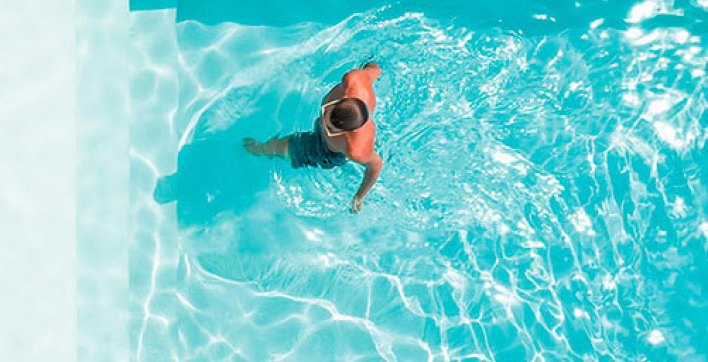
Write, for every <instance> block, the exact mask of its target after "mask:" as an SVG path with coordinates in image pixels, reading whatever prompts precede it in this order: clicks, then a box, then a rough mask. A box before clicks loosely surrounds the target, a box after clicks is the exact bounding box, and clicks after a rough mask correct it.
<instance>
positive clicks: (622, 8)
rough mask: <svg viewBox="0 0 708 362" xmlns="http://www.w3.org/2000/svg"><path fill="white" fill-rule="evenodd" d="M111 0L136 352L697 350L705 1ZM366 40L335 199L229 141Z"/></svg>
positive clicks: (550, 356)
mask: <svg viewBox="0 0 708 362" xmlns="http://www.w3.org/2000/svg"><path fill="white" fill-rule="evenodd" d="M131 5H133V11H132V12H131V15H130V26H131V31H130V40H129V42H130V46H131V53H130V55H129V62H130V83H129V91H130V110H131V123H130V157H131V159H130V196H131V198H130V208H129V211H130V228H129V230H130V239H131V244H130V254H129V260H130V270H129V273H130V274H129V275H130V300H131V322H130V337H131V340H130V345H131V356H133V357H134V358H135V359H136V360H137V361H163V360H164V361H168V360H170V361H171V360H180V361H183V360H184V361H647V360H649V361H705V360H706V357H707V356H708V347H706V346H708V337H707V335H708V334H707V333H706V326H707V325H708V316H706V315H708V314H707V313H706V312H708V294H707V293H708V285H707V284H706V283H708V282H706V280H708V279H707V278H708V259H706V256H707V255H706V254H707V253H708V218H707V217H706V212H707V211H708V146H707V145H706V138H707V137H708V131H707V130H708V113H706V111H705V110H706V96H705V90H706V84H705V79H706V77H705V71H706V61H707V60H708V50H706V49H707V48H706V40H707V39H706V35H707V34H706V30H707V28H706V23H705V20H706V19H708V3H706V2H705V1H700V0H698V1H691V2H681V3H679V2H672V1H660V0H650V1H644V2H636V3H629V2H618V3H613V2H611V1H607V2H595V1H577V2H568V4H565V5H562V6H559V5H555V4H551V3H550V2H545V1H536V2H533V3H529V2H520V1H506V2H502V3H497V4H492V5H490V4H486V3H484V2H480V1H474V2H463V1H443V2H436V3H435V4H432V3H424V2H421V1H399V2H392V1H391V2H389V1H363V2H357V3H356V4H335V3H334V2H330V1H324V0H322V1H311V2H307V4H304V5H293V4H284V3H281V2H277V1H275V2H268V1H267V2H258V3H254V4H253V5H239V6H236V5H234V4H231V3H229V2H226V1H216V0H214V1H208V2H204V1H196V0H184V1H178V2H177V3H176V4H174V3H172V4H170V3H169V2H166V3H165V2H160V3H152V5H151V3H150V2H142V3H137V2H136V3H134V4H131ZM368 60H373V61H375V62H377V63H378V64H379V65H380V66H381V68H382V69H383V76H382V77H381V79H380V80H379V81H378V83H377V84H376V85H375V90H376V92H377V101H378V108H377V110H376V113H375V115H374V119H375V121H376V124H377V130H378V134H377V144H376V148H377V150H378V152H379V153H380V154H381V156H382V158H383V159H384V161H385V165H384V169H383V171H382V174H381V177H380V180H379V182H378V183H377V184H376V186H375V187H374V189H373V190H372V191H371V193H370V196H369V197H368V198H367V200H366V203H365V208H364V210H363V211H362V212H361V213H360V214H357V215H350V214H349V213H348V211H347V210H348V209H347V207H348V206H349V200H350V198H351V196H352V195H353V194H354V192H355V191H356V188H357V187H358V183H359V182H360V179H361V176H362V170H361V168H360V167H357V166H355V165H353V164H348V165H345V166H344V167H341V168H337V169H334V170H319V169H306V170H293V169H291V168H290V167H289V165H288V163H287V162H285V161H282V160H277V159H274V160H269V159H265V158H255V157H252V156H249V155H248V154H247V153H246V152H245V151H244V150H243V149H242V147H241V139H242V138H243V137H246V136H248V137H254V138H257V139H261V140H263V139H266V138H268V137H270V136H272V135H273V134H275V133H277V132H280V133H281V134H282V135H285V134H288V133H292V132H295V131H302V130H305V129H308V128H310V127H311V126H312V122H313V120H314V119H315V117H316V116H317V113H318V112H319V107H318V105H319V102H320V100H321V98H322V97H323V96H324V95H325V94H326V92H327V91H328V90H329V89H330V88H331V87H332V86H334V85H335V84H336V83H337V82H338V81H339V80H340V79H341V76H342V75H343V74H344V73H345V72H346V71H348V70H351V69H354V68H355V67H357V66H360V65H361V64H362V63H363V62H365V61H368ZM158 201H159V202H158Z"/></svg>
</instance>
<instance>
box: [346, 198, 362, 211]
mask: <svg viewBox="0 0 708 362" xmlns="http://www.w3.org/2000/svg"><path fill="white" fill-rule="evenodd" d="M363 208H364V198H363V197H359V196H356V195H354V198H352V208H351V209H350V210H349V212H351V213H352V214H356V213H357V212H359V211H361V209H363Z"/></svg>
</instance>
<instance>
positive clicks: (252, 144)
mask: <svg viewBox="0 0 708 362" xmlns="http://www.w3.org/2000/svg"><path fill="white" fill-rule="evenodd" d="M265 145H266V143H264V142H258V141H256V140H254V139H253V138H244V139H243V148H245V149H246V151H248V152H249V153H250V154H252V155H254V156H262V155H264V154H265V153H266V151H265Z"/></svg>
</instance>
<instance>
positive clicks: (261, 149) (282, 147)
mask: <svg viewBox="0 0 708 362" xmlns="http://www.w3.org/2000/svg"><path fill="white" fill-rule="evenodd" d="M289 140H290V136H285V137H283V138H278V135H275V136H274V137H273V138H271V139H270V140H268V141H267V142H258V141H256V140H254V139H253V138H244V139H243V148H245V149H246V151H248V152H250V153H251V154H252V155H254V156H268V157H273V156H275V157H280V158H287V157H288V141H289Z"/></svg>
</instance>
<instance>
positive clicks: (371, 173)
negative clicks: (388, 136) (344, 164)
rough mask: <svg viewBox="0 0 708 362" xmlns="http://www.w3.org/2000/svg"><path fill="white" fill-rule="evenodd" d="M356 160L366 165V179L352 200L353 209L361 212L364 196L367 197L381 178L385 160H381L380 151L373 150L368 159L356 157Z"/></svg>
mask: <svg viewBox="0 0 708 362" xmlns="http://www.w3.org/2000/svg"><path fill="white" fill-rule="evenodd" d="M354 161H356V162H359V163H361V164H362V165H364V166H365V167H366V172H365V173H364V180H363V181H362V182H361V186H359V190H358V191H357V192H356V194H355V195H354V199H353V200H352V210H351V211H352V212H359V211H361V209H362V207H363V203H364V197H366V194H367V193H368V192H369V190H371V188H372V187H373V186H374V184H375V183H376V180H378V179H379V174H380V173H381V168H383V160H381V157H380V156H379V154H378V153H376V152H373V153H372V155H371V157H370V158H369V159H368V160H362V159H359V160H357V159H354ZM362 161H364V162H362Z"/></svg>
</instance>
